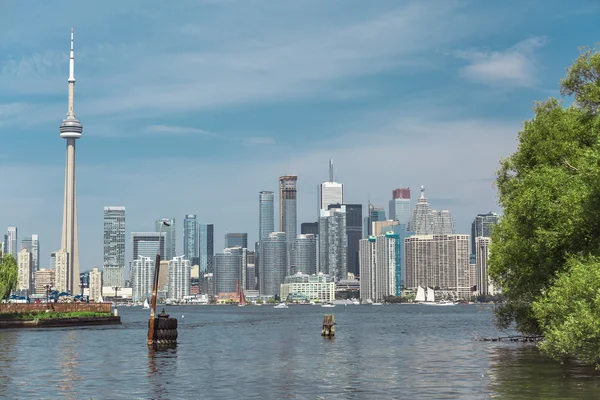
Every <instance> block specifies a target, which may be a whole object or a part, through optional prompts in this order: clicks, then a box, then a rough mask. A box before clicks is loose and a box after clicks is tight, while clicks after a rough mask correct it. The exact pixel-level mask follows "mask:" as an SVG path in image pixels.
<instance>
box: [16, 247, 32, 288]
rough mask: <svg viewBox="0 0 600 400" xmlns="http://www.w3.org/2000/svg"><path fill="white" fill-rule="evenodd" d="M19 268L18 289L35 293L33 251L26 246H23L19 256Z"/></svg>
mask: <svg viewBox="0 0 600 400" xmlns="http://www.w3.org/2000/svg"><path fill="white" fill-rule="evenodd" d="M17 268H18V279H17V290H19V291H22V292H26V294H31V293H33V264H32V257H31V253H30V252H29V250H27V249H26V248H23V249H22V250H21V251H20V252H19V254H18V256H17Z"/></svg>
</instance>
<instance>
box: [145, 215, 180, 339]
mask: <svg viewBox="0 0 600 400" xmlns="http://www.w3.org/2000/svg"><path fill="white" fill-rule="evenodd" d="M163 225H166V226H171V224H169V223H167V222H166V221H163V222H162V224H161V225H160V229H159V231H158V252H157V253H156V261H155V264H154V282H153V284H152V305H151V306H150V319H149V320H148V347H151V348H156V347H157V346H158V345H174V344H177V319H175V318H169V315H168V314H166V313H165V310H164V309H163V311H162V313H161V315H159V316H158V318H157V317H156V300H157V294H158V273H159V269H160V239H161V237H162V227H163Z"/></svg>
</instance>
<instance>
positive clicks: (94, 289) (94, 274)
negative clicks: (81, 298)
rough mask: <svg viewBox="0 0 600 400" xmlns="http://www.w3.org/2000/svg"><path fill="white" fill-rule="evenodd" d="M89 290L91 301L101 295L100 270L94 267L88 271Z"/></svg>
mask: <svg viewBox="0 0 600 400" xmlns="http://www.w3.org/2000/svg"><path fill="white" fill-rule="evenodd" d="M89 287H90V290H89V298H90V300H92V301H98V299H99V298H100V296H102V271H100V270H98V268H96V267H94V268H93V269H92V271H91V272H90V286H89Z"/></svg>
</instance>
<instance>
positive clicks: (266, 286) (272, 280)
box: [258, 232, 288, 296]
mask: <svg viewBox="0 0 600 400" xmlns="http://www.w3.org/2000/svg"><path fill="white" fill-rule="evenodd" d="M259 255H260V260H259V264H258V265H259V287H260V289H259V291H260V295H261V296H274V295H279V293H280V290H281V284H282V283H283V281H284V279H285V277H286V276H287V265H288V261H287V257H288V251H287V238H286V233H285V232H271V233H270V234H269V236H268V237H266V238H265V239H263V240H262V241H261V243H260V254H259Z"/></svg>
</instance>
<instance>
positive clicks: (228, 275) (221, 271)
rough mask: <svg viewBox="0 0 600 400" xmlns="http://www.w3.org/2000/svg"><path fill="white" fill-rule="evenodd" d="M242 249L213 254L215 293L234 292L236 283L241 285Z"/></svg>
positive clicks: (230, 249) (228, 249)
mask: <svg viewBox="0 0 600 400" xmlns="http://www.w3.org/2000/svg"><path fill="white" fill-rule="evenodd" d="M241 271H242V248H241V247H233V248H227V249H223V252H222V253H217V254H215V273H214V276H215V293H216V294H219V293H232V292H235V289H236V282H237V283H238V285H240V284H241Z"/></svg>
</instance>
